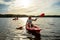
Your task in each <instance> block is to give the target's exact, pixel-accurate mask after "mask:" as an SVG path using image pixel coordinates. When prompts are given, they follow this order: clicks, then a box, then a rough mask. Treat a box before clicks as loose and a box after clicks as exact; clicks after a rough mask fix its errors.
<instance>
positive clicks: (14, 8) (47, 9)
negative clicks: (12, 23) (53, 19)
mask: <svg viewBox="0 0 60 40" xmlns="http://www.w3.org/2000/svg"><path fill="white" fill-rule="evenodd" d="M21 1H23V0H3V1H2V0H0V4H4V5H6V6H5V7H2V9H0V12H1V11H5V10H7V9H8V10H9V11H8V13H11V14H13V13H14V14H15V13H17V14H29V15H30V14H33V15H34V14H35V15H39V14H40V13H42V12H44V13H46V14H56V13H57V12H58V14H59V13H60V11H59V10H60V0H29V1H30V2H31V4H30V5H29V6H28V7H26V5H27V3H26V2H27V1H23V3H21ZM7 5H9V6H7ZM7 7H9V8H7ZM23 7H25V8H23ZM0 8H1V7H0ZM4 9H5V10H4Z"/></svg>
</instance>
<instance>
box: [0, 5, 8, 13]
mask: <svg viewBox="0 0 60 40" xmlns="http://www.w3.org/2000/svg"><path fill="white" fill-rule="evenodd" d="M7 10H8V5H5V4H0V13H3V12H6V11H7Z"/></svg>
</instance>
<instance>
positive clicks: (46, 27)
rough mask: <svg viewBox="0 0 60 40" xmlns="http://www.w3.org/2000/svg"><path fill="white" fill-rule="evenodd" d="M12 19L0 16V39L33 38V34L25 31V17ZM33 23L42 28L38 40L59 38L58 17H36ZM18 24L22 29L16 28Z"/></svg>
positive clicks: (32, 39)
mask: <svg viewBox="0 0 60 40" xmlns="http://www.w3.org/2000/svg"><path fill="white" fill-rule="evenodd" d="M12 19H13V18H0V40H35V39H34V38H35V36H33V35H31V34H28V33H27V32H26V29H25V23H26V20H27V18H19V20H12ZM33 24H34V25H36V26H38V27H40V28H41V29H42V30H41V32H40V39H39V40H60V18H38V19H37V21H33ZM20 26H23V30H17V29H16V28H17V27H20ZM37 40H38V39H37Z"/></svg>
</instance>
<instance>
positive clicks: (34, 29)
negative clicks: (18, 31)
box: [26, 25, 41, 33]
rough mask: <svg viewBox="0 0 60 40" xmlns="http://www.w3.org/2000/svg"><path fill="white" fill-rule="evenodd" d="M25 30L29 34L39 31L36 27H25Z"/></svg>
mask: <svg viewBox="0 0 60 40" xmlns="http://www.w3.org/2000/svg"><path fill="white" fill-rule="evenodd" d="M26 30H27V31H28V32H31V33H40V31H41V29H40V28H39V27H37V26H33V27H31V28H30V27H29V26H28V25H27V26H26Z"/></svg>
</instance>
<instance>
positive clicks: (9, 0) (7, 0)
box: [3, 0, 12, 2]
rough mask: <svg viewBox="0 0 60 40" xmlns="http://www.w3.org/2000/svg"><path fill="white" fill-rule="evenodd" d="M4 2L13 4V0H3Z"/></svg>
mask: <svg viewBox="0 0 60 40" xmlns="http://www.w3.org/2000/svg"><path fill="white" fill-rule="evenodd" d="M3 1H5V2H11V1H12V0H3Z"/></svg>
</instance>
